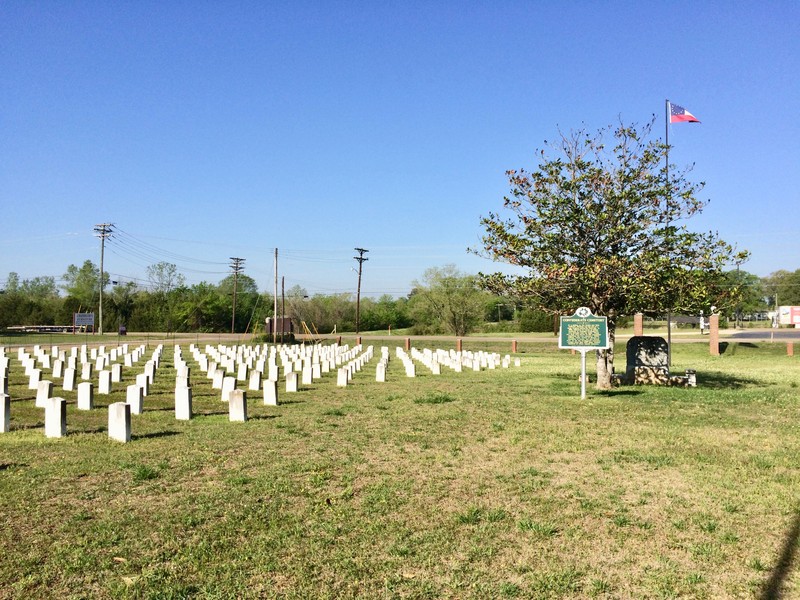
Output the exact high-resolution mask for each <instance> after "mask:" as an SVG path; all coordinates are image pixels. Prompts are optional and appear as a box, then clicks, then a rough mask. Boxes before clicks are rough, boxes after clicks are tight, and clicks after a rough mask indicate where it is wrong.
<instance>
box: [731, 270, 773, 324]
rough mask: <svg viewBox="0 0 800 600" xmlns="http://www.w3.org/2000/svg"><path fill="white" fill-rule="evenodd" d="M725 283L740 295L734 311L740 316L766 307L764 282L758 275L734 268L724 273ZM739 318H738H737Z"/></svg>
mask: <svg viewBox="0 0 800 600" xmlns="http://www.w3.org/2000/svg"><path fill="white" fill-rule="evenodd" d="M724 277H725V283H726V285H728V287H729V288H731V289H732V290H734V291H735V293H736V294H737V295H738V299H737V302H736V304H735V306H733V307H732V308H733V311H734V312H735V315H736V316H737V317H738V318H741V317H742V315H749V314H752V313H755V312H761V311H763V310H765V309H766V307H767V305H766V295H767V293H766V292H765V291H764V283H763V282H762V280H761V278H760V277H759V276H758V275H754V274H753V273H748V272H747V271H742V270H737V269H733V270H731V271H727V272H726V273H725V274H724ZM737 320H738V319H737Z"/></svg>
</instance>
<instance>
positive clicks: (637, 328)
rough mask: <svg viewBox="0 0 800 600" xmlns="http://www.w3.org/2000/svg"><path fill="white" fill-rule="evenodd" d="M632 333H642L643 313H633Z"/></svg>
mask: <svg viewBox="0 0 800 600" xmlns="http://www.w3.org/2000/svg"><path fill="white" fill-rule="evenodd" d="M633 335H636V336H642V335H644V315H643V314H642V313H636V314H635V315H633Z"/></svg>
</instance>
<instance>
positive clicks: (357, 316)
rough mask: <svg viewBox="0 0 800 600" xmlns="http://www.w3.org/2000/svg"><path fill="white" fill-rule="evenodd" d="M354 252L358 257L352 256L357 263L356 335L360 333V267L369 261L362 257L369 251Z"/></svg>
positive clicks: (359, 250)
mask: <svg viewBox="0 0 800 600" xmlns="http://www.w3.org/2000/svg"><path fill="white" fill-rule="evenodd" d="M355 250H356V252H358V256H354V257H353V258H355V259H356V260H357V261H358V292H357V293H356V333H359V332H360V331H361V267H362V266H363V265H364V262H365V261H368V260H369V259H368V258H367V257H366V256H364V254H366V253H367V252H369V250H365V249H364V248H356V249H355Z"/></svg>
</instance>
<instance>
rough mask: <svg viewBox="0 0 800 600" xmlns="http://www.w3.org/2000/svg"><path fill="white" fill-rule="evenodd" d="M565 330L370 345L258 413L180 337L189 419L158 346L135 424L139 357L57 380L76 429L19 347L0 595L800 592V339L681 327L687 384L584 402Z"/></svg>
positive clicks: (3, 440) (3, 472) (679, 355)
mask: <svg viewBox="0 0 800 600" xmlns="http://www.w3.org/2000/svg"><path fill="white" fill-rule="evenodd" d="M553 345H554V344H548V345H536V346H534V345H531V344H527V345H525V346H524V348H522V351H523V352H524V353H523V354H520V355H518V356H521V357H522V361H523V362H522V367H521V368H518V369H514V368H511V369H507V370H504V369H498V370H493V371H489V370H486V371H482V372H479V373H476V372H464V373H461V374H455V373H452V372H450V371H448V370H446V369H445V370H444V372H443V374H442V375H441V376H434V375H431V374H430V373H429V372H427V371H426V370H425V369H424V368H421V367H418V374H419V376H418V377H417V378H415V379H408V378H406V377H405V375H404V372H403V370H402V366H401V365H400V363H399V361H397V360H396V359H394V358H393V362H392V363H390V366H389V371H388V379H389V380H388V382H387V383H385V384H380V383H376V382H375V381H374V369H375V363H376V362H377V361H376V360H373V361H372V363H370V365H368V367H367V368H366V369H365V370H364V371H362V372H361V373H359V374H356V376H355V379H354V382H353V385H351V386H348V387H347V388H337V387H336V375H335V373H331V374H329V375H327V376H325V377H324V378H323V379H322V380H320V381H319V382H315V383H314V384H313V385H312V386H306V389H303V390H302V391H301V392H299V393H297V394H286V393H284V392H283V390H281V392H282V393H281V395H280V400H281V402H282V404H281V405H280V406H278V407H267V406H264V405H263V404H262V402H261V399H260V397H257V395H256V394H255V393H254V392H249V394H251V395H250V398H249V406H248V411H249V415H250V420H249V421H248V422H246V423H231V422H229V421H228V414H227V406H226V405H225V404H224V403H223V402H221V400H220V399H219V393H218V392H217V391H216V390H212V389H211V387H210V382H209V381H208V380H207V379H205V378H204V376H203V374H202V373H201V372H200V371H199V369H198V368H197V365H196V364H194V363H193V362H192V361H191V355H190V353H189V352H188V342H186V344H185V345H184V346H183V354H184V357H185V358H186V359H187V360H189V362H190V365H192V367H193V368H192V381H193V388H194V389H193V396H194V411H195V415H196V416H195V418H194V419H193V420H192V421H190V422H183V421H176V420H175V419H174V413H173V394H172V389H173V387H174V373H175V372H174V370H173V368H172V362H171V361H172V348H171V347H169V346H168V347H166V348H165V351H164V361H163V362H162V366H161V368H160V369H159V372H158V375H157V378H156V382H155V387H154V389H153V390H151V395H150V396H148V397H147V398H146V399H145V412H144V414H142V415H133V418H132V420H133V426H132V431H133V440H132V442H131V443H129V444H121V443H118V442H114V441H111V440H109V438H108V436H107V431H106V428H107V411H106V410H105V407H106V406H107V405H108V404H109V403H111V402H117V401H124V387H125V385H128V384H129V383H132V382H133V380H134V379H135V375H136V374H137V373H139V372H141V371H142V370H143V362H144V361H142V362H140V363H139V364H140V365H142V366H141V368H139V369H127V370H125V371H124V378H125V381H124V382H123V384H121V385H120V384H117V388H116V389H117V390H118V391H115V393H114V394H112V395H111V396H99V395H95V404H96V406H98V408H96V409H95V410H93V411H91V412H86V411H78V410H77V409H76V406H75V399H76V398H75V394H74V393H71V392H62V391H61V389H60V386H59V385H58V384H57V385H56V395H61V396H63V397H65V398H66V399H67V400H68V402H69V404H68V430H69V435H68V436H67V437H66V438H62V439H47V438H45V436H44V432H43V411H42V410H41V409H37V408H35V407H34V395H35V394H34V392H32V391H29V390H27V389H26V388H27V378H25V377H24V375H23V373H22V369H21V366H20V363H19V362H18V361H17V360H16V352H15V351H9V354H11V355H12V356H13V360H12V365H11V379H10V395H11V397H12V403H11V410H12V413H11V414H12V416H11V427H12V431H11V432H9V433H3V434H0V515H1V516H2V519H0V524H1V525H0V557H2V558H0V598H26V599H27V598H90V597H91V598H165V599H166V598H304V599H306V598H356V597H358V598H714V599H716V598H760V597H765V598H766V597H778V596H775V595H772V596H770V593H772V592H774V590H782V594H783V595H782V596H781V597H784V598H797V597H800V574H799V573H798V566H797V564H796V563H795V562H792V561H791V556H790V554H791V552H790V551H791V550H793V549H795V548H796V547H797V526H798V520H799V519H800V516H798V515H799V514H800V513H799V512H798V510H800V470H799V469H798V456H800V410H798V408H799V406H798V404H799V403H798V385H800V363H799V362H798V360H800V359H798V357H787V356H786V355H785V354H786V352H785V346H784V345H780V344H776V345H774V346H772V345H769V344H759V345H746V344H741V345H735V344H734V345H730V346H728V348H727V349H726V352H725V354H724V355H723V356H721V357H718V358H712V357H709V356H708V355H707V353H708V349H707V346H706V345H704V344H680V345H675V348H674V355H673V360H674V362H675V367H674V370H675V371H677V372H682V371H683V370H684V369H686V368H695V369H697V372H698V382H699V386H698V387H697V388H694V389H679V388H655V387H622V388H619V389H617V390H614V391H612V392H607V393H600V392H597V391H595V390H593V389H591V388H590V389H589V396H588V398H587V399H586V400H584V401H581V400H580V399H579V397H580V384H579V381H578V376H579V373H580V357H579V356H578V355H571V354H570V353H569V352H566V351H558V350H556V349H555V348H554V347H553ZM464 346H465V349H466V348H471V349H476V348H477V346H482V347H486V348H490V347H495V348H496V349H497V350H498V351H500V352H502V353H504V354H505V353H506V352H507V351H508V349H509V348H508V346H509V345H508V344H507V343H502V344H494V346H492V344H491V343H488V342H480V343H479V342H472V341H471V340H465V344H464ZM618 351H619V353H618V358H617V360H618V363H617V364H618V370H622V369H624V363H625V357H624V346H620V347H619V348H618ZM393 352H394V348H393V347H392V354H393ZM148 355H149V354H148ZM590 362H591V361H590ZM770 586H771V587H770Z"/></svg>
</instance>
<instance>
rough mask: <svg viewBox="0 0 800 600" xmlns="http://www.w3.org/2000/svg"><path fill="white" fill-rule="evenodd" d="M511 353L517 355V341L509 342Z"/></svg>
mask: <svg viewBox="0 0 800 600" xmlns="http://www.w3.org/2000/svg"><path fill="white" fill-rule="evenodd" d="M511 353H512V354H516V353H517V340H511Z"/></svg>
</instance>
